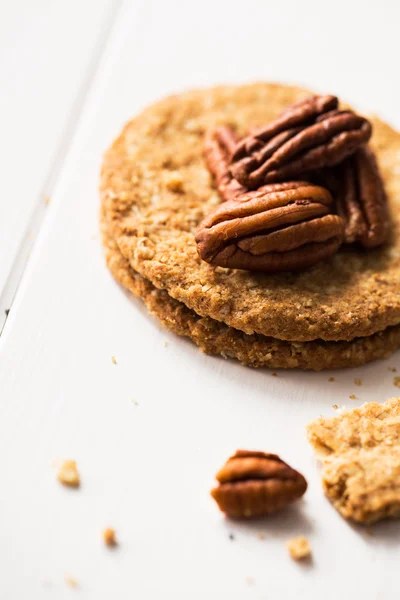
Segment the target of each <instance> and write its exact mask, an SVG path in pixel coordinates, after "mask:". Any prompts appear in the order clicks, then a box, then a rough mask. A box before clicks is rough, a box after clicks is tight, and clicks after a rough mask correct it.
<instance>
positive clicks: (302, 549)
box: [287, 536, 311, 560]
mask: <svg viewBox="0 0 400 600" xmlns="http://www.w3.org/2000/svg"><path fill="white" fill-rule="evenodd" d="M287 548H288V550H289V554H290V556H291V557H292V558H293V560H304V559H305V558H309V557H310V556H311V546H310V544H309V542H308V540H307V538H305V537H303V536H298V537H294V538H292V539H291V540H289V541H288V542H287Z"/></svg>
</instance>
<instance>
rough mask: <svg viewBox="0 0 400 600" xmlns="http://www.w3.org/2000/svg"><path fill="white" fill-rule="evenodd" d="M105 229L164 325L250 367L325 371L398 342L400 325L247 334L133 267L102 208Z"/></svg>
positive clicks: (118, 270)
mask: <svg viewBox="0 0 400 600" xmlns="http://www.w3.org/2000/svg"><path fill="white" fill-rule="evenodd" d="M102 230H103V243H104V247H105V251H106V261H107V265H108V267H109V269H110V271H111V272H112V274H113V275H114V277H115V279H116V280H117V281H119V282H120V283H121V284H122V285H123V286H124V287H125V288H127V289H128V290H129V291H130V292H132V293H133V294H134V295H135V296H138V297H140V298H142V300H143V301H144V303H145V304H146V306H147V308H148V310H149V311H150V312H151V313H152V314H154V315H155V316H156V317H158V319H159V320H160V321H161V322H162V323H163V325H165V326H166V327H168V328H169V329H171V330H172V331H173V332H174V333H176V334H178V335H181V336H185V337H189V338H190V339H192V340H193V342H195V344H197V345H198V346H199V347H200V348H201V350H202V351H203V352H206V353H207V354H216V355H222V356H224V357H225V358H226V357H232V358H236V359H237V360H239V361H240V362H241V363H242V364H244V365H247V366H251V367H270V368H284V369H289V368H300V369H309V370H314V371H321V370H323V369H338V368H343V367H356V366H359V365H363V364H365V363H367V362H370V361H372V360H376V359H379V358H386V357H388V356H389V355H390V354H391V353H392V352H394V350H396V349H397V348H399V347H400V325H398V326H396V327H390V328H388V329H386V330H385V331H384V332H382V333H376V334H375V335H372V336H369V337H363V338H358V339H356V340H354V341H352V342H324V341H322V340H319V341H315V342H295V343H290V342H285V341H282V340H278V339H274V338H271V337H266V336H263V335H259V334H253V335H247V334H245V333H243V332H242V331H240V330H238V329H234V328H233V327H229V326H227V325H225V324H224V323H221V322H219V321H215V320H214V319H212V318H210V317H201V316H199V315H198V314H196V313H195V312H194V311H193V310H190V309H189V308H187V306H185V304H183V303H182V302H179V301H178V300H175V299H174V298H171V296H169V295H168V293H167V292H166V291H165V290H160V289H157V288H156V287H154V285H152V283H150V281H148V280H147V279H144V278H143V277H142V276H141V275H139V273H137V272H136V271H135V270H134V269H132V267H131V266H130V264H129V262H128V260H127V259H126V258H124V256H123V255H122V254H121V252H120V250H119V248H118V245H117V243H116V242H115V240H114V239H113V237H112V236H113V231H112V230H113V226H112V225H110V222H109V221H108V220H107V218H106V216H105V215H104V213H103V216H102Z"/></svg>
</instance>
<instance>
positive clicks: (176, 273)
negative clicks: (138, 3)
mask: <svg viewBox="0 0 400 600" xmlns="http://www.w3.org/2000/svg"><path fill="white" fill-rule="evenodd" d="M309 94H310V92H308V91H306V90H303V89H299V88H296V87H291V86H283V85H276V84H254V85H246V86H241V87H233V86H232V87H218V88H213V89H208V90H200V91H194V92H188V93H184V94H181V95H178V96H173V97H170V98H167V99H165V100H162V101H160V102H158V103H157V104H155V105H153V106H151V107H149V108H148V109H146V110H145V111H144V112H143V113H142V114H141V115H139V116H138V117H136V118H135V119H133V120H132V121H131V122H129V123H128V124H127V125H126V126H125V128H124V130H123V131H122V133H121V135H120V136H119V138H118V139H117V140H116V141H115V142H114V144H113V145H112V147H111V148H110V149H109V150H108V152H107V153H106V155H105V158H104V163H103V168H102V173H101V198H102V209H101V222H102V230H103V240H104V245H105V248H106V257H107V264H108V266H109V268H110V270H111V271H112V273H113V275H114V276H115V278H116V279H117V280H118V281H119V282H120V283H121V284H122V285H123V286H125V287H126V288H127V289H129V290H130V291H131V292H132V293H133V294H135V295H136V296H139V297H141V298H142V299H143V301H144V302H145V304H146V305H147V307H148V309H149V311H150V312H151V313H152V314H154V315H156V316H157V317H158V318H159V319H160V320H161V322H162V323H164V324H165V325H166V326H167V327H169V328H170V329H171V330H173V331H174V332H175V333H177V334H178V335H182V336H187V337H189V338H191V339H192V340H193V341H194V342H195V343H196V344H197V345H198V346H199V347H200V348H201V349H202V350H203V351H205V352H207V353H210V354H220V355H222V356H225V357H226V356H229V357H233V358H236V359H238V360H239V361H241V362H242V363H244V364H246V365H249V366H253V367H262V366H267V367H273V368H279V367H280V368H302V369H313V370H321V369H326V368H339V367H350V366H356V365H361V364H363V363H366V362H368V361H371V360H374V359H377V358H382V357H385V356H388V355H389V354H390V353H391V352H392V351H393V350H395V349H396V348H398V347H400V325H399V323H400V252H399V250H400V238H399V236H398V234H397V232H398V227H399V219H400V217H399V216H398V214H399V211H398V208H400V206H398V205H399V204H400V184H399V182H398V177H399V174H400V166H399V165H400V134H398V133H397V132H395V131H394V130H393V129H392V128H391V127H390V126H388V125H387V124H385V123H383V122H382V121H380V120H379V119H378V118H372V119H370V120H371V123H372V126H373V135H372V138H371V140H370V146H371V147H372V149H373V150H374V151H375V153H376V156H377V159H378V162H379V167H380V170H381V174H382V177H383V180H384V183H385V188H386V194H387V196H388V200H389V208H390V212H391V218H392V238H391V240H390V242H389V243H388V244H386V245H385V246H383V247H382V248H378V249H374V250H371V251H366V250H365V249H363V248H358V247H351V248H350V247H345V246H343V247H342V248H340V249H339V251H338V252H337V253H336V254H335V255H334V256H332V257H331V258H329V259H327V260H324V261H322V262H319V263H318V264H316V265H314V266H312V267H310V268H308V269H306V270H304V271H302V272H286V273H277V274H265V273H254V272H251V271H245V270H239V269H231V268H225V267H221V266H214V265H210V264H208V263H206V262H204V261H203V260H201V258H200V257H199V254H198V251H197V248H196V242H195V236H194V233H195V231H196V229H197V227H198V225H199V223H200V222H201V221H202V219H203V218H204V217H205V216H206V215H207V214H208V213H210V211H212V210H213V209H214V208H215V207H216V206H217V205H218V204H219V203H220V202H221V200H220V197H219V195H218V193H217V191H216V189H215V185H214V182H213V179H212V177H211V175H210V173H209V171H208V169H207V166H206V163H205V160H204V155H203V139H204V135H205V132H206V131H207V130H209V129H210V128H213V127H216V126H219V125H229V126H232V127H234V128H235V130H236V131H237V132H238V133H239V135H244V134H245V132H247V131H248V130H249V129H251V128H252V127H255V126H258V125H261V124H264V123H267V122H269V121H271V120H272V119H274V118H276V117H277V115H279V114H280V113H281V112H282V111H283V110H284V109H286V108H287V107H288V106H289V105H291V104H293V103H294V102H296V101H298V100H300V99H302V98H304V97H306V96H308V95H309Z"/></svg>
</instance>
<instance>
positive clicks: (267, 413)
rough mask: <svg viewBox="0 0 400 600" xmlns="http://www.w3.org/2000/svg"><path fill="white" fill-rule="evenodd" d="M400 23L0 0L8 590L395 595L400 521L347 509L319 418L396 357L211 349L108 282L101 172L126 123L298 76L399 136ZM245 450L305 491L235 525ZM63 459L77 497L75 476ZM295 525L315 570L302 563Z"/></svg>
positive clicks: (293, 9)
mask: <svg viewBox="0 0 400 600" xmlns="http://www.w3.org/2000/svg"><path fill="white" fill-rule="evenodd" d="M399 22H400V4H399V3H398V2H395V1H393V2H391V1H390V0H381V1H374V2H369V3H365V2H361V1H360V2H355V1H353V2H344V1H339V2H337V3H336V4H335V5H331V6H329V7H328V6H327V5H324V4H323V3H320V2H317V1H316V0H303V2H301V3H300V2H296V1H295V0H281V2H279V3H277V2H272V1H271V2H270V1H266V0H259V1H257V0H247V2H239V1H237V0H230V1H219V2H218V0H213V1H211V0H203V1H202V2H201V3H198V2H190V1H188V0H186V1H185V0H173V1H172V0H170V2H163V1H162V0H158V1H157V0H147V1H143V2H136V1H135V2H122V3H119V2H114V1H113V0H96V1H95V0H87V1H86V2H83V1H82V0H69V1H68V2H63V1H62V0H59V1H57V0H53V1H52V0H36V1H35V2H28V0H17V1H15V2H12V3H11V2H7V1H6V0H0V82H1V90H2V91H1V94H0V132H1V135H0V159H1V165H2V194H1V198H0V255H1V262H0V309H1V314H2V316H3V315H4V311H5V310H6V309H11V310H10V313H9V316H8V319H7V320H6V323H5V326H4V329H3V332H2V335H1V337H0V352H1V359H0V360H1V362H0V473H1V483H2V485H1V495H0V599H1V600H14V599H18V600H21V599H25V598H30V599H34V600H36V599H40V600H41V599H42V598H43V599H45V598H57V599H63V598H70V597H71V596H72V595H73V594H77V595H78V594H79V595H80V597H82V598H85V599H96V600H97V599H99V598H121V599H125V598H140V599H141V600H142V599H148V598H156V599H161V598H168V599H169V598H171V599H176V598H185V599H186V598H190V599H192V598H193V599H204V598H210V599H211V598H212V599H214V598H215V599H217V598H218V599H219V598H229V599H242V598H249V599H251V598H257V599H260V600H261V599H263V600H267V599H273V600H276V599H286V598H288V599H289V598H304V599H305V598H307V599H310V598H312V599H314V598H315V599H317V598H321V597H323V598H328V599H330V598H332V599H336V598H339V597H340V598H345V599H347V598H349V599H350V598H352V599H353V598H361V597H362V598H365V599H371V600H372V599H385V600H386V599H388V598H389V599H391V598H398V592H397V590H396V587H395V583H396V579H395V577H396V575H397V572H398V564H399V560H400V549H399V543H398V539H399V534H400V524H399V523H384V524H381V525H378V526H376V527H375V528H374V529H373V530H372V531H371V532H370V533H369V532H366V531H365V530H363V529H362V528H359V527H353V526H351V525H349V524H347V523H346V522H344V521H343V520H342V519H341V518H340V517H339V515H338V514H337V513H336V512H335V511H334V509H333V508H332V507H331V506H330V504H329V503H328V501H327V500H326V499H325V498H324V497H323V494H322V491H321V485H320V480H319V474H318V469H317V466H316V462H315V460H314V457H313V453H312V450H311V448H310V447H309V446H308V444H307V442H306V440H305V433H304V428H305V425H306V424H307V422H308V421H310V420H311V419H313V418H315V417H317V416H318V415H319V414H320V413H322V414H332V413H333V409H332V405H333V404H338V405H342V404H346V405H347V406H349V405H350V406H356V405H358V404H360V403H362V402H364V401H370V400H378V401H383V400H385V399H386V398H388V397H390V396H392V395H395V393H396V391H397V390H396V388H395V387H394V386H393V381H392V380H393V373H390V372H389V371H388V367H389V366H398V367H399V368H400V361H399V354H396V355H395V356H393V357H392V358H391V359H390V360H388V361H383V362H379V363H375V364H373V365H369V366H366V367H364V368H360V369H354V370H351V371H348V372H345V371H343V372H338V373H335V374H334V375H335V378H336V381H335V382H334V383H328V381H327V380H328V377H329V376H330V375H332V373H327V372H325V373H320V374H306V373H300V372H295V371H293V372H289V371H288V372H280V373H279V376H278V377H276V378H275V377H274V378H273V377H271V375H270V373H269V372H268V371H254V370H250V369H246V368H244V367H241V366H240V365H238V364H237V363H235V362H231V361H224V360H222V359H218V358H212V357H207V356H204V355H202V354H201V353H199V352H198V350H197V349H196V348H195V347H194V346H193V345H192V344H191V343H190V342H188V341H185V340H182V339H178V338H177V337H175V336H174V335H172V334H170V333H169V332H168V331H166V330H164V329H162V328H161V326H160V325H159V324H158V323H157V322H156V321H155V320H154V319H153V318H151V317H149V316H148V314H147V313H146V310H145V309H144V308H143V306H142V305H141V303H140V301H137V300H134V299H132V298H131V297H129V296H128V295H127V294H126V293H125V292H124V291H123V290H121V289H120V287H119V286H118V285H117V284H116V283H115V282H114V281H113V280H112V278H111V276H110V275H109V274H108V272H107V269H106V268H105V265H104V260H103V256H102V250H101V246H100V241H99V234H98V223H97V221H98V206H99V200H98V193H97V185H98V172H99V167H100V163H101V154H102V152H103V150H104V149H105V148H106V147H107V145H108V144H109V143H110V142H111V140H112V139H113V137H114V136H115V135H116V134H117V133H118V130H119V128H120V127H121V125H122V124H123V123H124V121H126V120H127V119H128V118H129V117H130V116H132V115H133V114H134V113H136V112H137V111H138V110H140V109H141V107H143V106H145V105H146V104H147V103H148V102H150V101H152V100H154V99H156V98H158V97H160V96H162V95H164V94H167V93H169V92H171V91H176V90H180V89H184V88H189V87H193V86H202V85H210V84H214V83H221V82H241V81H252V80H257V79H266V80H279V81H288V82H297V83H301V84H304V85H308V86H310V87H312V88H314V89H316V90H321V91H326V92H333V93H336V94H338V95H339V96H342V97H343V98H344V99H346V100H348V101H350V102H352V103H353V104H355V105H357V106H359V107H360V108H361V109H363V110H367V111H369V112H378V113H379V114H381V115H382V116H383V117H384V118H386V119H387V120H389V121H390V122H392V123H393V124H394V125H396V126H398V127H400V111H399V108H398V107H399V104H400V83H399V78H398V57H399V41H398V27H399ZM47 197H49V198H50V202H48V201H46V202H45V198H47ZM4 316H5V315H4ZM112 356H115V357H116V360H117V364H113V363H112V360H111V357H112ZM356 377H361V378H362V380H363V382H364V385H363V386H362V387H356V386H355V385H354V379H355V378H356ZM350 394H356V395H357V400H349V398H348V397H349V395H350ZM238 447H244V448H255V449H265V450H270V451H273V452H276V453H278V454H280V455H281V456H282V457H283V458H285V459H286V460H288V462H289V463H290V464H293V466H295V467H297V468H298V469H299V470H300V471H302V472H303V473H304V474H305V475H306V477H307V479H308V480H309V484H310V486H309V491H308V492H307V495H306V496H305V499H304V501H303V502H301V503H300V504H299V505H298V507H296V508H293V509H292V510H288V511H287V512H284V513H282V514H281V515H279V516H277V517H276V518H274V519H269V520H266V521H263V522H257V523H251V524H237V523H230V522H228V521H227V520H224V518H223V517H222V516H221V514H220V513H219V512H218V510H217V509H216V506H215V505H214V503H213V501H212V500H211V499H210V497H209V489H210V487H211V486H212V484H213V475H214V473H215V472H216V470H217V469H218V467H219V466H220V465H221V464H222V463H223V461H224V460H225V459H226V458H227V457H228V455H229V454H230V453H231V452H232V451H234V450H235V449H236V448H238ZM58 457H61V458H72V459H76V460H77V462H78V467H79V470H80V473H81V477H82V486H81V489H79V490H77V491H74V490H67V489H65V488H63V487H62V486H60V485H59V484H58V482H57V481H56V479H55V472H54V468H53V467H52V462H53V461H54V460H55V459H57V458H58ZM108 525H109V526H112V527H114V528H115V529H116V531H117V535H118V538H119V540H120V546H119V548H118V549H116V550H115V551H110V550H108V549H106V548H105V547H104V545H103V543H102V540H101V531H102V530H103V529H104V527H106V526H108ZM260 533H262V534H263V535H264V536H265V537H264V539H260V537H259V535H258V534H260ZM230 534H233V536H234V539H233V540H231V539H230ZM298 534H304V535H306V536H307V537H308V538H309V540H310V542H311V544H312V547H313V551H314V561H313V564H312V565H310V566H300V565H298V564H295V563H293V562H292V561H291V560H290V558H289V557H288V554H287V550H286V548H285V542H286V540H287V539H288V538H290V537H292V536H294V535H298ZM66 575H67V576H70V577H73V578H74V579H76V580H77V581H78V583H79V587H78V588H77V589H73V588H71V587H69V586H68V585H67V584H66V583H65V581H64V577H65V576H66Z"/></svg>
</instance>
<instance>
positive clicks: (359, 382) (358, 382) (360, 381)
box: [354, 377, 362, 385]
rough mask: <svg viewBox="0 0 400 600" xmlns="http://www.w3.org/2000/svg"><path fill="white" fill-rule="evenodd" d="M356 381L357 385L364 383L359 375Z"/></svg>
mask: <svg viewBox="0 0 400 600" xmlns="http://www.w3.org/2000/svg"><path fill="white" fill-rule="evenodd" d="M354 383H355V384H356V385H362V379H360V378H359V377H356V378H355V380H354Z"/></svg>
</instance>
